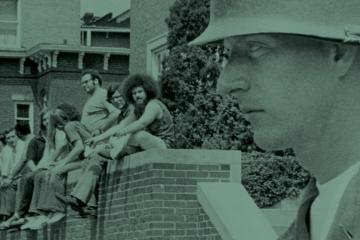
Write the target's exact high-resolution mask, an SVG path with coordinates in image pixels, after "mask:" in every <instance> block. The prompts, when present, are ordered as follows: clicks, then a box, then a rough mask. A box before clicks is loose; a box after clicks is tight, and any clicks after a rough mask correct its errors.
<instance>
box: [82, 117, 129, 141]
mask: <svg viewBox="0 0 360 240" xmlns="http://www.w3.org/2000/svg"><path fill="white" fill-rule="evenodd" d="M135 120H136V117H135V113H134V111H133V110H132V111H131V112H130V113H129V115H128V116H127V117H126V118H124V120H122V121H121V122H120V123H119V124H118V125H116V126H113V127H112V128H110V129H108V130H107V131H106V132H104V133H102V134H100V135H98V136H96V137H92V138H90V139H88V141H86V143H89V144H90V145H93V144H96V143H98V142H100V141H103V140H105V139H108V138H109V137H111V136H113V135H115V134H116V133H118V132H119V131H120V130H121V129H122V128H124V127H125V126H127V125H129V124H131V123H132V122H134V121H135Z"/></svg>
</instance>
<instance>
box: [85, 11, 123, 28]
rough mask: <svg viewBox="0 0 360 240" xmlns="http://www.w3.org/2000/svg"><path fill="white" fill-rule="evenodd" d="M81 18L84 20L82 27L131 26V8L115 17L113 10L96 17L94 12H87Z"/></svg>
mask: <svg viewBox="0 0 360 240" xmlns="http://www.w3.org/2000/svg"><path fill="white" fill-rule="evenodd" d="M81 20H82V21H83V24H82V26H81V28H104V27H107V28H130V10H126V11H125V12H123V13H121V14H119V15H117V16H115V17H113V14H112V13H111V12H110V13H107V14H105V15H104V16H102V17H96V16H94V14H93V13H85V14H84V16H83V17H82V18H81Z"/></svg>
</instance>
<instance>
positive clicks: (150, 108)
mask: <svg viewBox="0 0 360 240" xmlns="http://www.w3.org/2000/svg"><path fill="white" fill-rule="evenodd" d="M161 111H162V110H161V108H160V106H159V104H158V103H157V102H155V101H150V102H149V103H148V104H147V105H146V107H145V111H144V113H143V114H142V115H141V117H140V118H139V119H138V120H136V121H134V122H132V123H131V124H129V125H128V126H126V127H124V128H122V129H120V130H119V131H118V132H117V134H118V135H120V136H122V135H126V134H129V133H134V132H137V131H139V130H142V129H144V128H146V127H147V126H148V125H150V124H151V123H152V122H153V121H154V120H155V119H156V118H157V117H158V116H159V115H160V114H161Z"/></svg>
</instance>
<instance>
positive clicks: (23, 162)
mask: <svg viewBox="0 0 360 240" xmlns="http://www.w3.org/2000/svg"><path fill="white" fill-rule="evenodd" d="M31 142H33V140H31ZM28 146H29V144H24V146H23V152H22V153H21V155H20V159H19V160H17V159H15V162H16V164H15V166H14V168H13V169H12V170H11V173H10V178H11V179H12V178H14V177H16V176H17V175H18V174H19V173H20V172H21V170H22V169H23V168H24V167H25V165H26V161H27V151H28V149H29V148H28ZM17 150H18V149H17Z"/></svg>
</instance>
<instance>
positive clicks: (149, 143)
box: [128, 131, 167, 150]
mask: <svg viewBox="0 0 360 240" xmlns="http://www.w3.org/2000/svg"><path fill="white" fill-rule="evenodd" d="M128 145H130V146H137V147H141V148H142V149H143V150H147V149H151V148H160V149H166V148H167V147H166V143H165V142H164V141H163V140H162V139H161V138H159V137H157V136H154V135H152V134H151V133H149V132H146V131H138V132H136V133H134V134H133V135H132V136H131V137H130V139H129V143H128Z"/></svg>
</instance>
